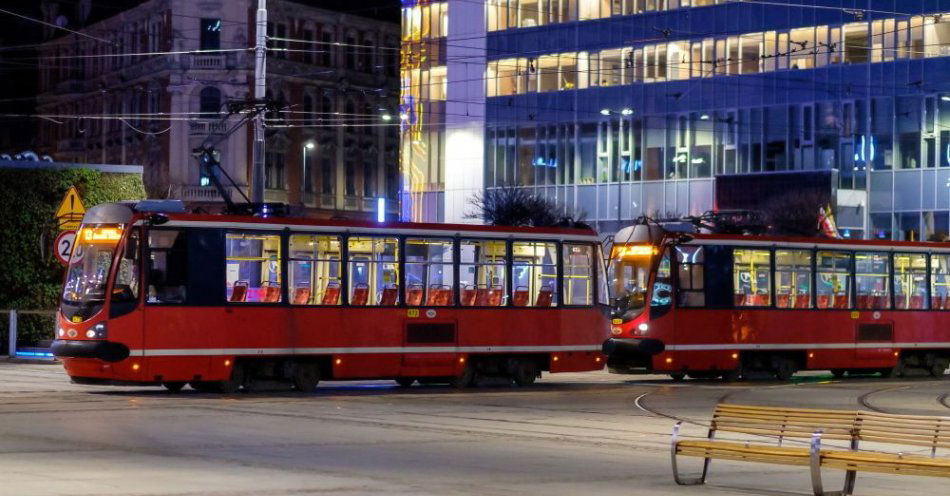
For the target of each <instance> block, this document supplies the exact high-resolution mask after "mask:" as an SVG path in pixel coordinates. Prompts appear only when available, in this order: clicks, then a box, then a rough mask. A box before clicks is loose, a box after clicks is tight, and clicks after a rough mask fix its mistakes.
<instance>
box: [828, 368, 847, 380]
mask: <svg viewBox="0 0 950 496" xmlns="http://www.w3.org/2000/svg"><path fill="white" fill-rule="evenodd" d="M844 373H845V370H844V369H831V375H832V376H833V377H834V378H835V379H841V378H842V377H844Z"/></svg>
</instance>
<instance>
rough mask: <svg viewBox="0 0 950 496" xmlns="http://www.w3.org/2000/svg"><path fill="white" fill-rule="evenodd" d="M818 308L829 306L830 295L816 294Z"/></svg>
mask: <svg viewBox="0 0 950 496" xmlns="http://www.w3.org/2000/svg"><path fill="white" fill-rule="evenodd" d="M818 308H831V295H826V294H823V295H818Z"/></svg>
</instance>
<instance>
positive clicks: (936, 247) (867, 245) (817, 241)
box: [688, 234, 950, 252]
mask: <svg viewBox="0 0 950 496" xmlns="http://www.w3.org/2000/svg"><path fill="white" fill-rule="evenodd" d="M689 236H690V237H691V238H692V240H691V241H689V242H688V244H730V245H740V246H768V247H788V248H815V247H827V248H830V249H840V250H870V251H875V250H878V251H948V252H950V243H945V242H936V241H891V240H880V239H836V238H808V237H802V236H768V235H764V236H763V235H742V234H690V235H689Z"/></svg>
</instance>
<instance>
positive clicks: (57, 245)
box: [53, 231, 76, 265]
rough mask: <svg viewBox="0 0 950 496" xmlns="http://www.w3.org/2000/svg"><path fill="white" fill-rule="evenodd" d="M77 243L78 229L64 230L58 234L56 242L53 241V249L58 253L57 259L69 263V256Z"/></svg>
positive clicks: (62, 262)
mask: <svg viewBox="0 0 950 496" xmlns="http://www.w3.org/2000/svg"><path fill="white" fill-rule="evenodd" d="M75 244H76V231H62V232H61V233H59V235H58V236H56V242H54V243H53V250H54V251H55V253H56V260H59V263H61V264H63V265H69V256H70V255H72V253H73V245H75Z"/></svg>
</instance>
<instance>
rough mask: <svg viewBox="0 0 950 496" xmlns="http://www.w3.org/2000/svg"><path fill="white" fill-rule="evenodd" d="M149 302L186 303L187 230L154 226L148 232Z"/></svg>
mask: <svg viewBox="0 0 950 496" xmlns="http://www.w3.org/2000/svg"><path fill="white" fill-rule="evenodd" d="M148 250H149V251H148V261H149V271H148V302H149V303H166V304H182V303H185V297H186V296H187V294H186V290H185V288H186V287H187V281H188V238H187V231H180V230H172V229H151V230H149V232H148Z"/></svg>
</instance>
